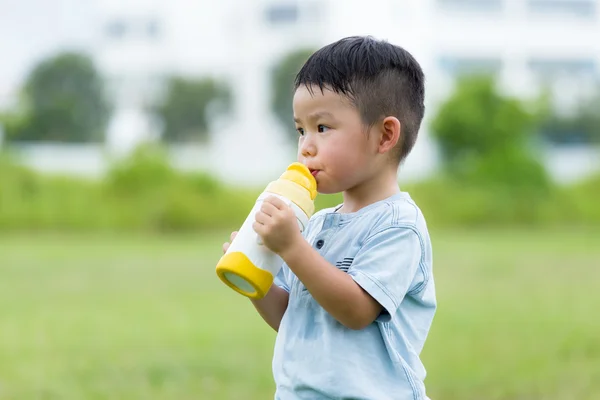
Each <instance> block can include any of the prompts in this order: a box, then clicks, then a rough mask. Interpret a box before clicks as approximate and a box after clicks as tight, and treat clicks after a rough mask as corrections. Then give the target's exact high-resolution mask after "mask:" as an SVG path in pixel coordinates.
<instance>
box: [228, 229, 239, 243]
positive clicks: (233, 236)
mask: <svg viewBox="0 0 600 400" xmlns="http://www.w3.org/2000/svg"><path fill="white" fill-rule="evenodd" d="M237 234H238V233H237V231H233V232H231V235H229V240H231V241H233V239H235V237H236V236H237Z"/></svg>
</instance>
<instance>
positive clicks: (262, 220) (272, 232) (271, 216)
mask: <svg viewBox="0 0 600 400" xmlns="http://www.w3.org/2000/svg"><path fill="white" fill-rule="evenodd" d="M252 227H253V228H254V230H255V231H256V233H258V235H259V236H260V238H261V239H262V241H263V243H264V244H265V246H267V247H268V248H269V249H270V250H271V251H273V252H275V253H277V254H279V255H281V253H282V252H284V251H286V250H288V249H289V248H290V247H292V245H294V244H295V243H297V241H298V239H301V238H302V234H301V233H300V229H299V228H298V221H297V220H296V214H294V211H293V210H292V208H291V207H290V206H288V205H287V204H286V203H285V202H284V201H283V200H281V199H280V198H278V197H275V196H269V197H267V198H266V199H265V200H264V202H263V204H262V206H261V208H260V210H259V211H258V212H257V213H256V221H255V222H254V224H253V226H252Z"/></svg>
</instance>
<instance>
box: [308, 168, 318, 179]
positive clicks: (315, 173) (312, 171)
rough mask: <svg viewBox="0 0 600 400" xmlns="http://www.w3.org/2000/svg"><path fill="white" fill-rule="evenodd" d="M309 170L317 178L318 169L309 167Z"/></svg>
mask: <svg viewBox="0 0 600 400" xmlns="http://www.w3.org/2000/svg"><path fill="white" fill-rule="evenodd" d="M309 171H310V173H311V174H312V176H314V177H315V178H316V177H317V174H318V173H319V170H318V169H309Z"/></svg>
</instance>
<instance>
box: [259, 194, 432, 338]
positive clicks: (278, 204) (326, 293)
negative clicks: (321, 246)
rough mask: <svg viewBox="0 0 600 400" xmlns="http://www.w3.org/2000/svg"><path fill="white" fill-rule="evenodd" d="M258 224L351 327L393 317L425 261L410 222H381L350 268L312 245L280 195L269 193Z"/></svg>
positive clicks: (329, 307)
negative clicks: (335, 262) (342, 267)
mask: <svg viewBox="0 0 600 400" xmlns="http://www.w3.org/2000/svg"><path fill="white" fill-rule="evenodd" d="M253 228H254V230H255V231H256V232H257V233H258V234H259V235H260V237H261V238H262V240H263V243H264V244H265V245H266V246H267V247H268V248H269V249H271V250H272V251H274V252H276V253H277V254H279V255H280V256H281V257H282V258H283V260H284V261H285V262H286V264H287V266H288V267H289V269H290V270H291V271H292V272H293V273H294V274H295V275H296V276H297V277H298V279H299V280H300V281H301V282H302V283H303V284H304V286H305V287H306V289H307V290H308V291H309V292H310V293H311V294H312V296H313V298H314V299H315V300H316V301H317V302H318V303H319V304H320V305H321V306H322V307H323V308H324V309H325V310H326V311H327V312H329V314H331V315H332V316H333V317H334V318H335V319H336V320H337V321H339V322H340V323H341V324H343V325H344V326H346V327H348V328H350V329H362V328H364V327H366V326H367V325H369V324H371V323H372V322H373V321H375V320H376V319H377V320H380V321H386V320H387V319H389V318H390V317H391V316H392V315H393V314H394V313H395V311H396V310H397V309H398V307H399V306H400V303H401V302H402V299H403V298H404V296H405V295H406V293H407V292H408V291H409V288H410V286H411V283H412V281H413V279H414V278H415V274H416V272H417V269H418V268H419V267H420V266H421V265H420V259H421V256H422V251H423V249H422V243H421V239H420V236H419V235H418V233H417V231H416V230H415V229H413V228H412V227H411V226H407V225H402V226H387V227H381V228H380V230H379V231H377V232H375V233H373V234H372V235H371V236H369V237H368V238H367V239H366V240H365V242H364V243H363V244H362V247H361V249H360V250H359V252H358V253H357V254H356V256H355V257H354V260H353V262H352V265H351V266H350V268H349V270H348V272H347V273H346V272H344V271H341V270H339V269H338V268H336V267H335V266H334V265H332V264H330V263H329V262H328V261H327V260H326V259H324V258H323V257H322V256H321V255H320V254H319V253H318V252H317V251H316V250H315V249H313V248H312V246H311V245H310V244H309V243H308V242H307V241H306V240H305V239H304V238H303V237H302V235H301V234H300V232H299V231H298V223H297V221H296V217H295V215H294V211H293V210H292V209H291V208H290V207H289V206H287V204H285V203H284V202H283V201H282V200H281V199H279V198H277V197H268V198H267V199H265V201H264V202H263V205H262V207H261V209H260V211H259V212H258V213H257V214H256V221H255V222H254V224H253ZM422 270H423V269H422ZM424 274H425V272H423V282H425V281H426V277H425V275H424Z"/></svg>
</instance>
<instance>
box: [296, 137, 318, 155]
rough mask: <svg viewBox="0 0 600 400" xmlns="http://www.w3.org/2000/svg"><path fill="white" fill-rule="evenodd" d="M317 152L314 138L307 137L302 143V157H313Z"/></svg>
mask: <svg viewBox="0 0 600 400" xmlns="http://www.w3.org/2000/svg"><path fill="white" fill-rule="evenodd" d="M316 153H317V148H316V147H315V144H314V142H313V141H312V140H310V139H308V138H306V139H304V141H303V142H302V144H301V145H300V154H301V155H302V157H311V156H314V155H315V154H316Z"/></svg>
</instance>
